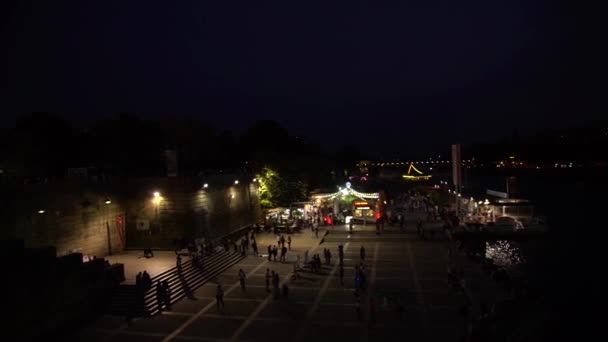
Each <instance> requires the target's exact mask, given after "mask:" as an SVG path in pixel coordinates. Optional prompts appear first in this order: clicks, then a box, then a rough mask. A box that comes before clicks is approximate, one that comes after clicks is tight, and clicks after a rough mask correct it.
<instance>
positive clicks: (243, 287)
mask: <svg viewBox="0 0 608 342" xmlns="http://www.w3.org/2000/svg"><path fill="white" fill-rule="evenodd" d="M245 277H246V276H245V271H243V269H242V268H241V269H239V281H240V282H241V289H243V290H245Z"/></svg>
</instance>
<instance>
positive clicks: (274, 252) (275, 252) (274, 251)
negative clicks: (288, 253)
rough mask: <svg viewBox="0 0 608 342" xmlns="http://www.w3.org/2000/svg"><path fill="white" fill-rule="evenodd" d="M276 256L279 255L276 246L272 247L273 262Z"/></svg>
mask: <svg viewBox="0 0 608 342" xmlns="http://www.w3.org/2000/svg"><path fill="white" fill-rule="evenodd" d="M277 255H279V247H277V245H274V246H272V256H273V258H274V261H275V262H276V261H277Z"/></svg>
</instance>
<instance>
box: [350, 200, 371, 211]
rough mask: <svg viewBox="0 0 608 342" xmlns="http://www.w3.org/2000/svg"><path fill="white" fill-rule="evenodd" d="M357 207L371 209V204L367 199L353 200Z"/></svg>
mask: <svg viewBox="0 0 608 342" xmlns="http://www.w3.org/2000/svg"><path fill="white" fill-rule="evenodd" d="M353 204H354V205H355V208H356V209H369V208H370V205H369V203H368V202H367V201H355V202H353Z"/></svg>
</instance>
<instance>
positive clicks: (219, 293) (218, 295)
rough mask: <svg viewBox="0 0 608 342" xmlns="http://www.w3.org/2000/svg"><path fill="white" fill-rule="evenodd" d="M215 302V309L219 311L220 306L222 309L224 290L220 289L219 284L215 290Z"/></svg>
mask: <svg viewBox="0 0 608 342" xmlns="http://www.w3.org/2000/svg"><path fill="white" fill-rule="evenodd" d="M215 301H216V305H217V309H218V310H219V309H220V305H221V306H222V309H223V308H224V289H222V285H221V284H217V289H216V291H215Z"/></svg>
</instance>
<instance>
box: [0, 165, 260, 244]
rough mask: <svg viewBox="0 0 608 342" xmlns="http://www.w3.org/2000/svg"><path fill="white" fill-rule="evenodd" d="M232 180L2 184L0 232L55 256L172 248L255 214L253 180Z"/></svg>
mask: <svg viewBox="0 0 608 342" xmlns="http://www.w3.org/2000/svg"><path fill="white" fill-rule="evenodd" d="M235 180H237V178H236V177H235V176H230V175H226V176H215V177H209V178H206V179H191V178H190V179H184V178H146V179H130V180H116V181H109V182H105V183H94V182H85V181H62V182H55V183H48V184H30V185H28V184H25V185H14V186H6V185H5V186H3V188H2V191H1V192H2V194H3V195H2V196H1V197H2V203H1V205H0V218H1V219H2V227H1V228H0V239H14V238H22V239H24V240H25V244H26V247H40V246H48V245H53V246H56V248H57V254H58V255H63V254H68V253H70V252H81V253H83V254H85V255H95V256H104V255H108V254H114V253H117V252H120V251H123V250H124V249H125V248H129V247H132V248H143V247H145V246H149V247H153V248H171V247H172V242H173V240H174V239H178V238H181V237H208V238H215V237H218V236H222V235H225V234H227V233H229V232H231V231H233V230H235V229H238V228H240V227H242V226H245V225H248V224H252V223H255V222H257V221H258V220H259V219H260V206H259V197H258V186H257V184H256V183H255V182H252V180H251V179H238V181H239V184H235ZM205 183H207V184H208V187H207V188H204V187H203V185H204V184H205ZM154 192H159V194H160V197H159V198H157V199H155V197H154ZM108 200H109V201H110V203H108V204H106V201H108Z"/></svg>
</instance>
